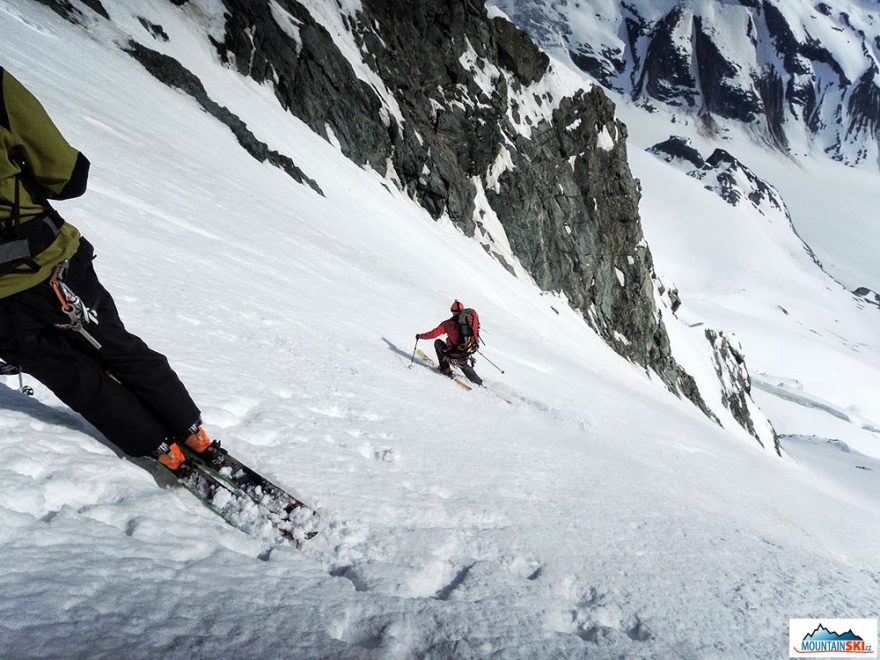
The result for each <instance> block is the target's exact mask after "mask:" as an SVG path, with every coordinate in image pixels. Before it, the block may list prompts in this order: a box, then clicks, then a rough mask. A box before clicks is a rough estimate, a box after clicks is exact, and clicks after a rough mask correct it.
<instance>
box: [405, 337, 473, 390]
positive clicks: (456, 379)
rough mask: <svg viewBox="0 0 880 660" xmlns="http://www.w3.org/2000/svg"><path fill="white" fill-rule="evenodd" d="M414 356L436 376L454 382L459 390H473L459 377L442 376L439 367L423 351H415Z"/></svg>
mask: <svg viewBox="0 0 880 660" xmlns="http://www.w3.org/2000/svg"><path fill="white" fill-rule="evenodd" d="M416 355H418V356H419V358H420V359H421V360H422V362H424V363H425V364H427V365H428V366H429V367H431V368H432V369H433V370H434V371H436V372H437V373H438V374H440V375H441V376H444V377H445V378H449V379H450V380H452V381H454V382H455V384H456V385H458V386H459V387H460V388H461V389H463V390H468V391H470V390H472V389H473V388H472V387H471V386H470V385H468V384H467V383H466V382H464V379H462V378H461V377H460V376H457V375H455V374H453V375H452V376H451V377H450V376H447V375H446V374H444V373H443V372H442V371H440V369H439V367H437V363H436V362H434V360H432V359H431V358H430V357H428V354H427V353H425V351H423V350H422V349H421V348H417V349H416Z"/></svg>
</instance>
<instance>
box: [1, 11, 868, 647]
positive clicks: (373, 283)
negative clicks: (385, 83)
mask: <svg viewBox="0 0 880 660" xmlns="http://www.w3.org/2000/svg"><path fill="white" fill-rule="evenodd" d="M20 4H21V3H19V2H14V3H13V2H9V1H8V0H0V32H2V34H3V35H4V38H3V39H2V40H0V58H2V59H0V61H2V63H3V65H4V66H7V67H8V68H9V69H10V71H12V72H13V73H15V74H16V75H17V76H18V77H19V78H20V79H21V80H23V81H24V82H25V84H27V85H28V86H29V87H30V88H31V89H32V90H33V91H34V92H35V93H36V94H37V96H38V97H39V98H40V99H42V100H43V101H44V103H45V105H46V107H47V108H48V110H49V111H50V113H51V114H52V115H53V116H54V117H55V118H56V119H57V121H58V123H59V124H60V126H61V128H62V129H63V131H64V132H65V134H66V135H67V136H68V137H69V139H70V140H71V142H72V143H73V144H75V145H76V146H78V147H80V148H81V149H83V150H84V151H85V152H86V153H87V154H88V155H89V157H90V158H91V159H92V162H93V170H92V180H91V184H90V189H89V192H88V193H87V195H86V196H85V197H84V198H82V199H80V200H76V201H72V202H68V203H65V204H64V205H63V207H62V211H63V212H64V214H65V215H66V216H67V217H68V218H69V219H70V220H71V221H72V222H74V223H75V224H77V225H78V226H79V227H81V228H82V229H83V230H84V232H85V233H86V235H87V236H88V237H89V238H90V240H92V242H93V243H94V244H95V245H96V249H97V252H98V255H99V258H98V261H97V262H96V264H97V269H98V271H99V274H100V275H101V276H102V278H103V279H104V281H105V283H106V284H107V285H108V287H109V288H110V289H111V291H112V292H113V293H114V295H115V297H116V300H117V303H118V304H119V307H120V309H121V313H122V315H123V317H124V318H125V319H126V321H127V323H128V324H129V326H130V328H131V329H133V330H134V331H135V332H138V333H139V334H141V335H142V336H144V337H145V338H146V339H147V340H148V341H149V342H150V343H151V345H153V346H154V347H156V348H158V349H160V350H163V351H165V352H166V353H167V354H168V355H169V357H170V359H171V360H172V363H173V364H174V366H175V367H176V368H177V369H178V371H179V373H180V374H181V376H182V378H183V380H184V381H185V382H186V383H187V384H188V385H189V386H190V388H191V390H192V392H193V394H194V396H195V398H196V399H197V401H198V402H199V403H200V405H201V406H202V408H203V410H204V415H205V419H206V421H207V424H208V428H209V430H210V431H211V432H212V433H213V434H215V435H216V436H217V437H219V438H222V440H223V441H224V443H225V444H226V445H227V446H228V447H229V448H230V449H231V450H232V451H233V452H234V453H236V454H238V455H239V456H240V457H241V458H243V459H245V460H247V461H249V462H250V463H252V464H253V465H254V466H255V467H257V468H259V469H260V470H261V471H262V472H265V473H266V474H267V475H268V476H270V477H273V478H275V479H276V480H277V481H278V482H279V483H281V484H283V485H285V486H288V487H290V488H291V489H294V490H295V491H296V492H297V493H298V494H300V495H301V496H302V497H304V498H306V499H307V500H308V501H310V502H314V503H316V504H317V505H318V506H319V507H320V509H321V513H322V524H323V528H322V533H321V535H320V536H319V537H317V538H316V539H314V540H313V541H310V542H309V543H307V544H306V546H305V547H304V548H303V549H302V550H300V551H297V550H293V549H289V548H276V549H270V548H268V547H267V545H266V544H265V543H263V542H261V541H260V540H258V539H255V538H252V537H249V536H246V535H244V534H242V533H240V532H237V531H235V530H233V529H231V528H229V527H228V526H226V525H225V524H224V523H222V521H220V520H219V519H218V518H216V517H215V516H213V515H212V514H211V513H209V512H208V511H207V510H205V509H204V508H202V507H201V506H200V505H199V504H198V503H197V502H196V501H195V500H194V499H193V498H192V497H190V496H189V495H188V494H186V493H184V492H180V491H177V490H167V489H162V488H159V487H158V486H157V485H156V484H155V482H154V481H153V479H152V477H151V476H150V475H149V474H148V473H147V472H146V471H144V470H143V469H141V468H140V467H139V466H137V465H135V464H134V463H132V462H129V461H126V460H123V459H121V458H119V457H117V455H116V454H115V452H114V451H113V450H112V449H111V448H109V447H108V446H106V445H105V444H104V443H103V442H102V441H101V440H100V438H99V437H97V434H96V433H95V432H94V431H93V430H92V429H91V428H90V427H88V426H87V425H86V424H84V423H83V422H82V421H81V420H80V419H79V418H78V417H77V416H76V415H75V414H73V413H71V412H69V411H67V410H66V409H65V408H64V407H63V406H62V405H61V404H60V403H59V402H57V400H55V399H54V398H53V397H52V396H51V395H50V394H49V393H47V392H46V390H45V389H44V388H42V387H40V386H39V385H37V386H36V389H37V393H36V398H35V399H27V398H25V397H23V396H21V395H18V394H17V393H15V392H13V391H0V404H2V407H3V410H2V412H0V425H2V429H3V432H2V434H0V483H2V486H0V593H2V598H0V656H3V657H23V656H27V657H49V656H51V657H59V656H62V657H82V656H89V657H123V656H124V657H156V656H158V655H162V656H163V657H210V656H217V655H219V654H223V655H226V656H230V657H254V658H256V657H352V658H354V657H358V658H361V657H416V656H419V657H464V658H466V657H485V656H491V655H498V656H502V657H522V658H533V657H580V656H589V657H598V658H602V657H620V656H626V657H683V658H688V657H693V658H696V657H779V656H784V655H785V653H786V651H785V648H786V645H787V639H788V638H787V620H788V618H789V617H792V616H824V615H831V614H834V615H839V616H874V615H876V598H875V597H876V593H877V590H878V587H880V577H878V571H880V561H878V557H880V538H878V535H877V534H876V529H877V527H878V523H880V514H878V510H880V509H878V507H877V503H878V500H880V485H878V479H877V476H876V475H877V474H878V471H880V462H878V461H876V460H874V459H870V458H866V457H863V456H861V455H859V454H857V453H854V452H850V451H847V448H846V447H845V446H843V445H841V444H840V443H828V442H825V441H821V440H816V439H812V440H811V439H808V438H789V439H788V440H787V443H786V447H787V449H788V452H789V453H788V454H787V455H786V456H785V457H784V458H782V459H780V458H776V457H774V456H773V455H772V454H771V453H770V452H765V451H762V450H760V448H758V447H757V445H756V444H755V443H754V441H753V440H752V439H750V438H748V437H747V436H745V434H734V433H729V432H726V431H724V430H722V429H720V428H718V427H717V426H716V425H714V424H712V423H711V422H710V421H709V420H707V419H706V418H705V417H704V416H702V415H701V414H700V413H699V412H698V411H697V410H696V409H695V408H694V407H693V406H692V405H690V404H689V403H686V402H681V401H679V400H678V399H676V398H674V397H672V396H671V395H670V394H668V393H667V392H666V391H665V390H664V389H663V387H662V386H661V385H660V384H659V383H658V382H657V381H651V380H649V379H648V378H647V377H646V376H645V375H644V373H643V372H642V371H640V370H639V369H638V368H636V367H634V366H633V365H630V364H628V363H626V362H624V361H623V360H621V359H620V358H619V357H618V356H616V355H615V354H614V353H613V352H612V351H611V350H610V349H608V348H607V347H606V346H605V345H604V344H602V343H601V342H600V341H599V340H598V339H597V337H596V336H595V334H594V333H592V332H591V331H590V330H588V329H587V328H586V326H585V324H584V323H583V321H582V320H581V319H580V318H579V316H578V315H577V314H576V313H574V312H572V311H570V310H568V309H567V308H566V307H565V306H564V304H563V303H562V302H561V301H560V300H558V299H556V298H554V297H552V296H547V295H541V294H540V293H539V292H538V291H537V290H536V289H535V288H534V287H533V286H532V285H530V284H528V283H525V282H522V281H519V280H516V279H514V278H512V277H511V276H510V275H509V274H508V273H507V272H506V271H505V270H504V269H503V268H502V267H501V266H499V265H498V264H497V263H496V262H494V261H493V260H491V259H489V258H488V257H486V256H484V253H483V251H482V249H481V248H480V247H479V246H478V245H477V244H476V243H475V242H473V241H470V240H468V239H465V238H463V237H462V236H461V235H459V234H458V233H456V232H455V231H454V230H453V229H452V228H451V227H449V226H446V225H444V224H443V223H434V222H432V221H431V220H430V219H429V217H428V216H427V214H426V213H424V212H423V211H422V210H421V209H419V208H418V207H417V206H415V205H414V204H412V203H411V202H410V201H408V200H407V199H405V198H404V197H402V196H401V195H400V194H399V193H397V192H396V191H395V189H394V188H393V187H392V186H386V183H385V182H384V181H383V180H382V179H380V178H379V177H378V176H376V175H373V174H369V173H364V172H363V171H362V170H360V169H358V168H356V167H355V166H353V165H352V164H351V163H349V162H348V161H346V160H345V159H344V158H343V157H342V156H341V155H340V154H339V153H338V151H336V150H335V149H334V148H333V147H332V146H331V145H329V144H328V143H327V142H325V141H324V140H322V139H320V138H318V137H316V136H315V135H313V134H312V133H310V132H309V131H308V130H307V129H306V128H305V127H304V126H302V124H300V123H299V122H298V121H296V120H295V119H292V118H291V117H289V116H287V115H285V114H284V113H283V112H282V111H281V110H280V109H278V107H277V105H276V104H275V102H274V99H272V96H271V93H270V92H269V91H268V90H265V89H261V88H258V87H256V86H255V85H254V84H253V83H251V82H248V81H245V80H243V79H241V78H239V77H238V76H237V75H235V74H233V73H231V72H229V71H223V70H221V69H218V68H216V66H214V65H213V64H212V63H211V62H210V53H209V46H208V45H207V44H205V45H204V46H202V45H200V46H198V48H200V49H201V51H199V53H196V54H195V55H192V57H191V58H190V60H189V62H190V65H191V66H193V67H194V69H195V72H196V73H197V74H198V75H199V76H200V77H201V78H202V80H203V81H204V82H205V85H206V87H207V88H208V90H209V93H210V94H212V95H215V97H216V100H218V101H219V102H221V103H224V104H227V105H229V106H230V108H231V109H232V110H233V111H234V112H236V113H237V114H239V116H241V117H242V118H243V119H244V120H245V121H246V122H247V123H248V125H249V127H250V128H251V129H252V130H253V131H254V132H255V133H256V134H257V135H258V137H260V138H261V139H264V140H266V141H267V142H269V144H270V145H271V146H272V147H273V148H275V149H278V150H279V151H281V152H283V153H286V154H287V155H289V156H291V157H292V158H293V159H294V160H295V161H296V162H297V164H298V165H300V167H302V168H303V169H304V171H305V172H306V174H308V175H309V176H311V177H313V178H314V179H315V180H316V181H317V182H318V183H319V184H320V186H321V188H322V189H323V190H324V191H325V192H326V194H327V197H326V198H322V197H319V196H318V195H316V194H315V193H314V192H313V191H312V190H311V189H310V188H308V187H306V186H300V185H297V184H295V183H293V182H292V181H291V179H289V178H288V177H287V176H286V175H284V174H283V173H281V172H279V171H278V170H276V169H274V168H272V167H270V166H268V165H261V164H258V163H256V162H255V161H254V160H253V159H251V158H250V157H249V156H248V155H246V154H245V153H244V151H243V150H242V149H241V148H240V147H239V146H238V145H237V144H236V142H235V139H234V138H233V136H232V135H231V134H230V133H229V131H228V130H227V129H226V128H225V127H223V126H222V125H220V124H219V123H217V122H216V121H215V120H213V119H212V118H210V117H209V116H208V115H207V114H205V113H204V112H202V111H201V110H200V109H199V108H198V107H197V105H196V104H195V102H194V101H192V100H191V99H189V98H187V97H186V96H184V95H182V94H180V93H177V92H174V91H170V90H169V89H167V88H166V87H164V86H162V85H161V84H160V83H158V82H157V81H156V80H154V79H153V78H152V77H150V76H149V74H147V73H146V72H145V71H144V70H143V69H141V67H140V66H139V65H138V64H136V63H135V62H134V61H133V60H132V59H130V58H129V57H128V56H127V55H125V54H123V53H122V52H120V51H117V50H113V49H111V48H110V47H108V46H106V45H102V44H100V43H98V42H97V41H96V40H94V39H92V38H90V37H87V36H85V35H84V33H83V32H82V31H80V30H79V29H78V28H75V27H73V26H71V25H68V24H66V23H64V22H63V21H61V20H60V19H59V18H58V17H57V16H55V15H54V14H52V13H51V12H49V11H48V10H46V9H44V8H42V7H41V6H38V5H36V4H27V5H25V6H24V7H21V6H20ZM144 5H145V6H148V7H149V10H150V15H151V16H162V17H163V20H162V24H163V27H164V28H165V29H166V31H167V32H168V33H169V35H171V36H172V39H173V40H174V39H184V38H185V35H184V33H183V30H184V29H185V26H184V24H183V23H175V14H174V12H175V11H177V10H175V9H174V8H173V7H172V6H171V4H170V3H167V2H155V3H153V2H148V3H144ZM145 11H146V10H145ZM183 43H186V42H185V41H184V42H183ZM193 43H197V42H193ZM198 43H201V42H198ZM199 57H202V58H203V63H204V67H203V68H199V67H197V66H196V65H195V64H192V63H193V62H197V61H198V58H199ZM453 297H459V298H461V299H462V300H463V301H464V302H465V303H466V304H468V305H473V306H475V307H476V308H478V309H479V310H480V312H481V318H482V320H483V323H484V325H485V329H486V339H487V341H488V344H487V346H486V351H487V354H488V355H489V356H490V357H491V358H492V359H493V361H495V362H497V363H499V364H500V365H501V366H502V367H504V368H505V370H506V373H505V374H504V375H503V376H501V375H500V374H499V373H498V372H495V371H493V370H492V368H491V367H490V366H489V365H487V364H486V362H485V361H482V360H481V361H480V362H479V363H478V369H479V371H480V373H481V375H483V376H484V377H485V379H486V381H487V383H488V385H489V389H488V391H480V390H476V391H473V392H463V391H461V390H459V389H458V388H456V387H454V386H451V385H450V384H449V383H448V382H445V381H444V380H443V379H441V378H439V377H437V376H435V375H434V374H432V373H430V372H429V371H428V370H427V369H424V368H421V367H418V368H413V369H411V370H408V369H406V364H407V362H408V361H409V353H410V351H411V350H412V344H413V341H414V339H413V336H414V334H415V333H416V332H419V331H424V330H427V329H429V328H430V327H432V326H433V325H434V324H435V323H436V322H437V321H438V320H440V319H441V318H443V317H444V316H445V313H446V309H447V305H448V303H449V301H451V299H452V298H453ZM554 308H555V310H556V311H558V313H556V311H554ZM9 384H13V383H9ZM505 399H508V400H509V401H510V403H507V402H506V401H505ZM743 640H747V643H746V644H747V645H744V642H743Z"/></svg>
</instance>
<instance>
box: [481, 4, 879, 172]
mask: <svg viewBox="0 0 880 660" xmlns="http://www.w3.org/2000/svg"><path fill="white" fill-rule="evenodd" d="M493 3H494V4H497V5H498V6H499V7H500V8H502V9H503V10H504V11H505V12H507V13H508V15H509V16H510V17H511V18H512V19H513V20H514V22H516V23H517V24H518V25H520V26H521V27H523V28H525V29H527V30H528V31H529V32H530V33H531V34H532V35H533V36H535V38H536V39H537V40H538V42H539V43H540V44H541V45H543V46H544V47H546V48H548V49H552V50H553V51H554V52H556V53H559V54H560V56H562V57H566V56H568V57H570V58H571V60H572V62H574V63H575V64H576V65H577V66H579V67H580V68H582V69H583V70H584V71H586V72H587V73H589V74H590V75H591V76H592V77H594V78H595V79H596V80H597V81H599V82H600V83H601V84H602V85H604V86H605V87H607V88H609V89H614V90H616V91H619V92H621V93H623V94H628V95H631V96H632V98H633V99H635V100H636V101H637V102H638V103H640V104H642V105H644V106H646V107H648V108H651V107H653V106H656V105H657V104H664V105H668V106H673V107H675V108H678V109H680V110H682V111H685V112H687V113H689V114H693V115H696V116H697V117H700V118H702V119H703V120H704V121H705V122H706V124H707V125H708V126H710V127H711V126H712V120H713V119H726V120H731V121H735V122H741V123H744V124H748V125H749V126H752V127H754V128H755V129H758V130H760V131H761V132H763V134H764V136H765V138H766V139H768V140H769V141H771V142H772V143H775V144H776V145H777V146H778V147H779V148H781V149H783V150H784V149H787V148H788V145H789V141H790V140H789V137H790V136H791V135H793V134H792V131H793V130H804V131H806V133H807V134H808V135H809V136H810V137H811V138H812V139H813V140H815V141H817V142H818V143H819V144H820V146H821V147H822V148H824V149H825V150H826V151H827V152H828V153H829V154H831V155H832V156H833V157H835V158H837V159H839V160H843V161H846V162H848V163H851V164H858V163H862V162H865V161H866V160H871V158H872V156H876V155H877V152H878V144H880V65H878V62H880V11H878V10H880V5H877V3H876V2H868V3H858V2H844V3H835V7H834V8H832V7H831V6H830V5H829V4H828V3H818V4H816V5H815V6H810V5H808V4H807V3H784V2H780V1H779V0H733V1H731V2H721V1H720V0H695V1H694V2H687V3H682V2H678V1H675V0H652V1H651V2H648V1H647V0H630V1H628V2H619V3H609V4H607V5H605V6H604V7H603V9H602V11H601V12H600V11H593V10H590V9H589V8H588V7H587V6H586V5H585V4H582V3H567V2H566V3H553V2H548V1H547V0H493ZM866 145H869V146H868V148H866Z"/></svg>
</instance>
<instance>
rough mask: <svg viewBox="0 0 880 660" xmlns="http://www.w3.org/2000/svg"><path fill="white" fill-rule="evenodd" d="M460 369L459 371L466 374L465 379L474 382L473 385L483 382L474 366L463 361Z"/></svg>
mask: <svg viewBox="0 0 880 660" xmlns="http://www.w3.org/2000/svg"><path fill="white" fill-rule="evenodd" d="M460 369H461V372H462V373H463V374H464V375H465V376H467V379H468V380H469V381H471V382H472V383H474V384H475V385H482V384H483V379H482V378H480V377H479V376H478V375H477V372H476V371H474V368H473V367H472V366H471V365H469V364H467V363H465V364H463V365H461V367H460Z"/></svg>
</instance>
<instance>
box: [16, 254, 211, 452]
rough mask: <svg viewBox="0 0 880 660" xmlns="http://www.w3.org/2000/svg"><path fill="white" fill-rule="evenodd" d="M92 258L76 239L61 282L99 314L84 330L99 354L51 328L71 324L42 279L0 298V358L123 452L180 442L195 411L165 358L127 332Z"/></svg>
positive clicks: (74, 335)
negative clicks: (167, 441)
mask: <svg viewBox="0 0 880 660" xmlns="http://www.w3.org/2000/svg"><path fill="white" fill-rule="evenodd" d="M93 259H94V250H93V248H92V246H91V244H90V243H89V242H88V241H86V240H85V239H81V241H80V246H79V250H78V251H77V252H76V254H75V255H74V256H73V257H72V258H71V260H70V267H69V268H68V271H67V274H66V276H65V278H64V282H65V284H67V286H69V287H70V289H71V290H72V291H73V292H74V293H75V294H76V295H77V296H79V297H80V298H81V299H82V300H83V301H84V302H85V303H86V304H87V305H88V306H89V307H90V308H91V309H92V310H93V311H94V312H95V313H96V314H97V317H98V323H97V324H95V323H90V324H88V325H87V326H86V329H87V330H88V332H89V333H90V334H91V335H92V336H93V337H94V338H95V339H97V340H98V341H99V342H100V343H101V348H100V350H97V349H95V348H94V347H93V346H92V345H91V344H90V343H89V342H88V341H87V340H86V339H85V338H84V337H82V336H81V335H80V334H79V333H77V332H74V331H73V330H69V329H59V328H57V327H55V326H56V324H65V323H67V322H68V318H67V316H66V315H65V314H64V313H63V312H62V311H61V304H60V303H59V301H58V298H57V297H56V296H55V293H54V291H53V290H52V288H51V286H50V285H49V282H48V281H45V282H42V283H41V284H38V285H37V286H35V287H32V288H30V289H28V290H26V291H22V292H21V293H17V294H15V295H12V296H9V297H7V298H3V299H0V358H2V359H3V360H5V361H6V362H8V363H9V364H16V365H19V366H20V367H21V368H22V371H24V372H25V373H28V374H30V375H31V376H33V377H34V378H36V379H37V380H39V381H40V382H42V383H43V384H44V385H46V387H48V388H49V389H50V390H52V392H54V393H55V395H56V396H57V397H58V398H59V399H61V400H62V401H63V402H64V403H65V404H67V405H68V406H70V407H71V408H72V409H73V410H75V411H76V412H78V413H79V414H81V415H82V416H83V417H85V418H86V419H87V420H88V421H89V422H90V423H91V424H92V425H93V426H95V427H96V428H97V429H98V430H99V431H100V432H101V433H103V434H104V435H105V436H106V437H107V439H108V440H110V441H111V442H112V443H113V444H115V445H116V446H118V447H119V448H120V449H122V450H123V451H124V452H126V453H128V454H131V455H133V456H144V455H148V454H150V453H152V452H153V451H154V450H155V449H156V448H157V447H158V446H159V445H160V444H161V443H162V442H163V441H164V440H165V439H166V438H174V439H182V438H185V437H186V435H187V433H188V429H189V427H190V426H191V425H193V424H194V423H196V422H197V421H198V420H199V409H198V408H197V407H196V405H195V403H193V400H192V398H191V397H190V395H189V393H188V392H187V391H186V388H185V387H184V386H183V383H181V382H180V379H179V378H178V377H177V374H175V373H174V371H173V370H172V369H171V367H170V365H169V364H168V360H167V359H166V358H165V356H164V355H161V354H160V353H157V352H156V351H153V350H151V349H150V348H149V347H148V346H147V345H146V344H145V343H144V342H143V341H141V340H140V339H139V338H138V337H136V336H135V335H133V334H131V333H130V332H128V331H127V330H126V329H125V326H124V325H123V324H122V321H121V320H120V319H119V313H118V312H117V310H116V305H115V303H114V302H113V298H112V297H111V296H110V294H109V293H108V292H107V290H106V289H104V287H103V286H102V285H101V283H100V281H98V277H97V275H96V274H95V269H94V267H93V266H92V260H93Z"/></svg>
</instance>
